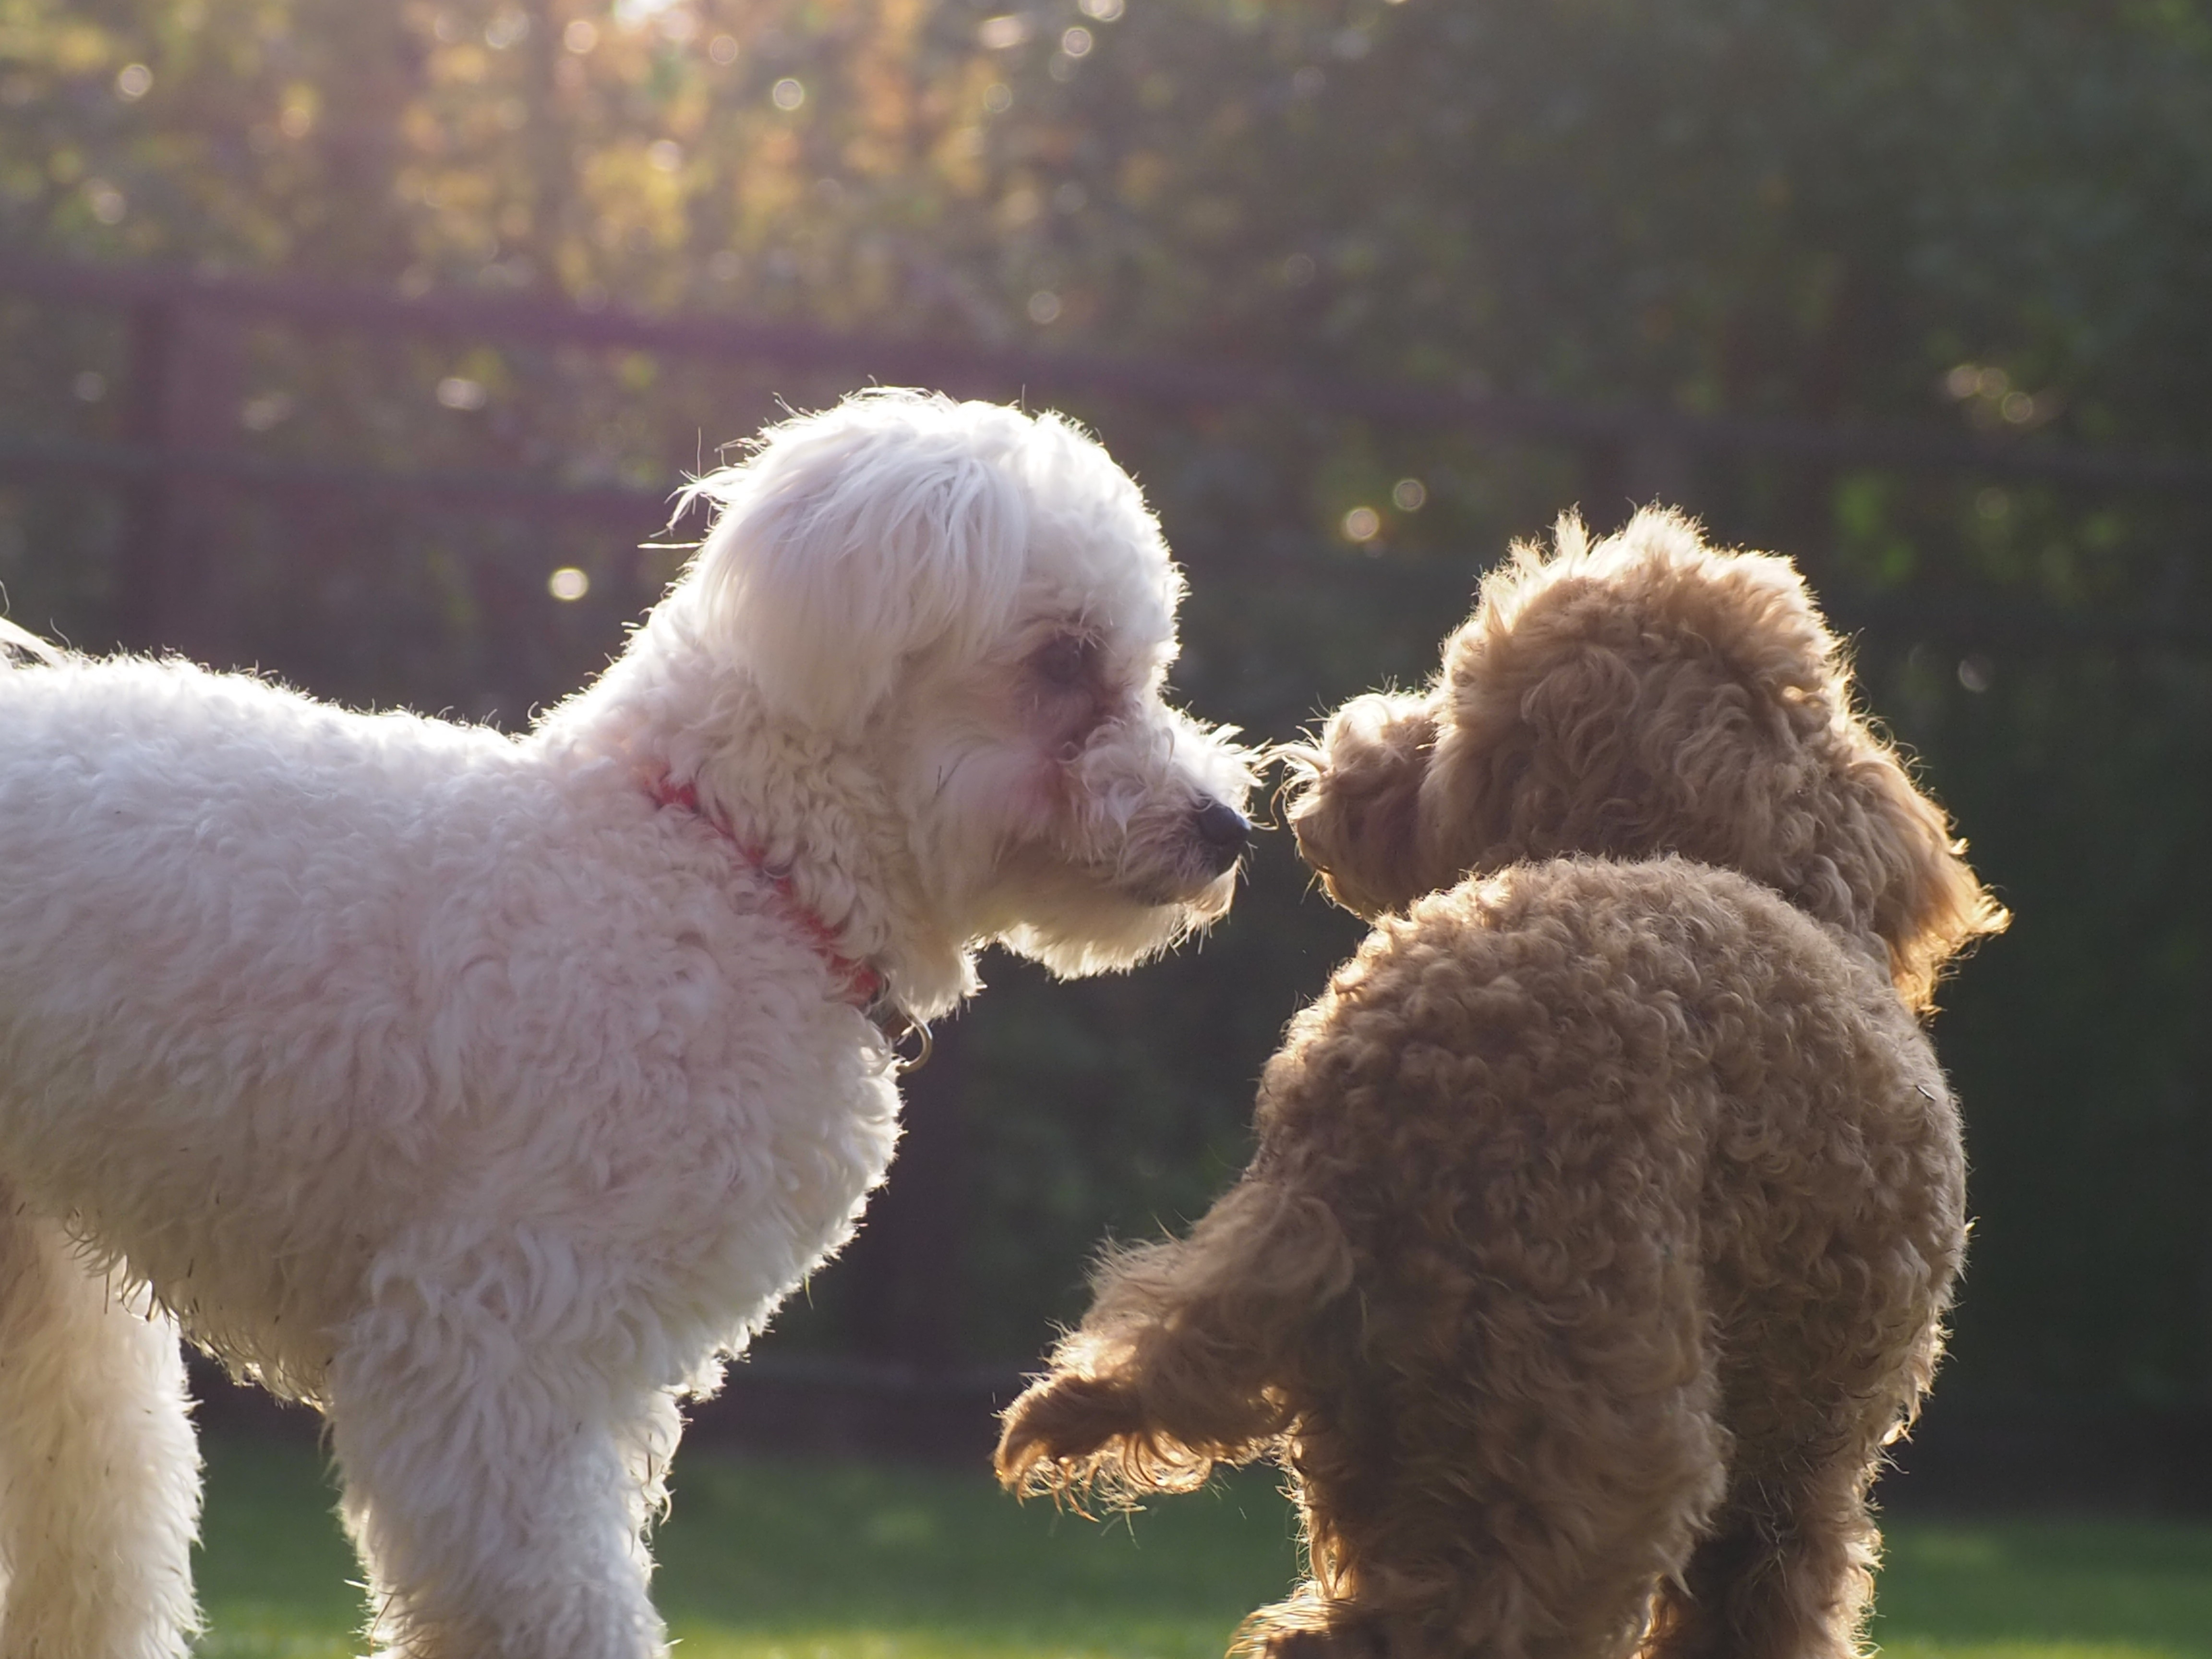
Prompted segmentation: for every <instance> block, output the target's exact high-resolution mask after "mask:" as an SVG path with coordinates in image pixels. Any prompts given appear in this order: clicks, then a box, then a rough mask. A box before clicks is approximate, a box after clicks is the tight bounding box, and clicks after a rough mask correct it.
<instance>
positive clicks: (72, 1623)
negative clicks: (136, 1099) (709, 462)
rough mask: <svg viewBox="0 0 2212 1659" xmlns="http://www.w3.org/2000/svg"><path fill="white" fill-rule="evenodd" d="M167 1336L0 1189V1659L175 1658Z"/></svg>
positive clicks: (195, 1523) (177, 1374) (188, 1614)
mask: <svg viewBox="0 0 2212 1659" xmlns="http://www.w3.org/2000/svg"><path fill="white" fill-rule="evenodd" d="M199 1505H200V1479H199V1454H198V1451H197V1449H196V1447H195V1445H194V1443H193V1440H192V1427H191V1403H190V1401H189V1399H188V1397H187V1395H186V1394H185V1367H184V1356H183V1353H182V1352H181V1351H180V1349H179V1345H178V1338H177V1328H176V1327H175V1325H174V1324H173V1323H172V1322H170V1320H169V1319H168V1318H167V1316H165V1315H162V1314H161V1313H160V1312H159V1311H157V1310H154V1309H152V1308H150V1307H149V1305H148V1302H147V1298H146V1297H145V1294H144V1292H143V1291H139V1292H136V1293H133V1294H130V1295H125V1293H124V1292H122V1291H119V1290H116V1289H112V1288H111V1286H110V1285H109V1284H108V1282H107V1280H106V1277H105V1276H104V1275H103V1274H101V1273H97V1272H88V1270H87V1264H86V1262H85V1261H84V1260H83V1259H82V1255H81V1253H80V1252H79V1250H78V1249H77V1248H76V1246H75V1245H74V1244H73V1243H71V1241H70V1239H69V1237H67V1236H66V1235H65V1234H64V1232H63V1231H62V1229H61V1228H60V1226H59V1225H58V1224H56V1223H54V1222H52V1221H51V1220H48V1219H46V1218H44V1217H41V1216H36V1215H33V1214H30V1213H27V1212H25V1211H23V1210H21V1209H20V1208H19V1207H18V1206H17V1200H16V1198H15V1193H14V1191H13V1189H12V1188H8V1187H7V1186H6V1185H5V1183H4V1182H0V1558H4V1565H5V1569H6V1581H7V1582H6V1589H5V1592H4V1601H0V1659H176V1656H179V1655H181V1654H183V1653H184V1652H185V1649H186V1646H187V1644H188V1642H189V1640H190V1638H191V1633H192V1632H193V1631H195V1630H196V1629H197V1627H198V1624H199V1620H198V1615H197V1610H196V1609H195V1607H194V1605H193V1601H192V1583H191V1546H192V1539H193V1536H194V1534H196V1533H197V1530H198V1527H199Z"/></svg>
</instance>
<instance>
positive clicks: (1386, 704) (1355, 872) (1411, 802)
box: [1280, 693, 1437, 916]
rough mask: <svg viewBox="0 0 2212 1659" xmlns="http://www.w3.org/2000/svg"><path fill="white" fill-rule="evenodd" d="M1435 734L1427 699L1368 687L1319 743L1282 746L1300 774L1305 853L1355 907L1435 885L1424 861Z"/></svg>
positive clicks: (1295, 826) (1378, 904)
mask: <svg viewBox="0 0 2212 1659" xmlns="http://www.w3.org/2000/svg"><path fill="white" fill-rule="evenodd" d="M1436 742H1437V717H1436V710H1435V708H1434V707H1433V705H1432V704H1431V702H1430V700H1429V699H1427V698H1425V697H1413V696H1384V695H1383V694H1381V693H1370V695H1368V696H1364V697H1355V698H1353V699H1352V701H1351V702H1348V703H1346V704H1345V705H1344V707H1343V708H1340V709H1338V710H1337V711H1336V713H1335V714H1332V715H1330V716H1329V720H1328V727H1327V729H1326V730H1325V731H1324V732H1322V740H1321V743H1320V744H1319V745H1318V746H1317V747H1315V748H1310V749H1305V748H1291V749H1285V750H1282V751H1280V752H1281V755H1282V757H1283V758H1284V759H1285V760H1286V761H1287V762H1289V763H1290V764H1291V766H1292V767H1293V768H1294V769H1296V771H1297V773H1298V774H1302V775H1294V776H1293V778H1292V780H1291V783H1290V785H1289V787H1288V790H1287V794H1288V797H1289V822H1290V825H1291V830H1292V832H1293V833H1294V834H1296V836H1297V842H1298V853H1299V855H1300V856H1301V857H1303V858H1304V860H1305V861H1306V862H1307V863H1308V864H1310V865H1311V866H1313V867H1314V868H1315V869H1316V871H1318V872H1320V874H1321V877H1322V881H1323V882H1324V883H1325V884H1327V885H1328V891H1329V896H1331V897H1332V898H1334V899H1335V900H1336V902H1338V903H1340V904H1341V905H1343V906H1344V907H1345V908H1346V909H1347V910H1350V911H1352V912H1353V913H1354V914H1355V915H1362V916H1373V915H1380V914H1382V913H1383V911H1385V910H1395V909H1398V908H1402V907H1403V906H1405V905H1407V904H1409V903H1411V902H1413V900H1414V899H1416V898H1419V896H1421V895H1422V894H1424V893H1425V892H1427V891H1429V890H1430V889H1431V886H1432V885H1433V884H1432V883H1431V881H1430V880H1429V879H1428V877H1427V875H1426V873H1425V872H1424V871H1423V870H1421V869H1420V868H1419V867H1418V860H1419V844H1420V839H1421V837H1420V803H1421V784H1422V781H1424V780H1425V778H1426V777H1427V776H1428V771H1429V762H1430V757H1431V755H1432V754H1433V752H1434V750H1435V749H1436Z"/></svg>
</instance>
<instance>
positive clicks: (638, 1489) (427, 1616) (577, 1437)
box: [328, 1228, 681, 1659]
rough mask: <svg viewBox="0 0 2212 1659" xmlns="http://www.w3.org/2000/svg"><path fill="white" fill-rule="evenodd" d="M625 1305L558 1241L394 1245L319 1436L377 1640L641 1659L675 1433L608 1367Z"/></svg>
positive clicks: (337, 1375) (461, 1656)
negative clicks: (655, 1523) (396, 1249)
mask: <svg viewBox="0 0 2212 1659" xmlns="http://www.w3.org/2000/svg"><path fill="white" fill-rule="evenodd" d="M634 1305H635V1298H634V1297H629V1296H626V1295H624V1294H623V1293H622V1291H620V1290H619V1289H618V1288H617V1287H613V1286H610V1285H607V1284H605V1282H604V1275H603V1274H600V1273H595V1272H594V1270H593V1267H592V1264H591V1263H590V1262H588V1261H585V1260H583V1259H581V1258H580V1256H579V1255H577V1254H576V1253H575V1252H574V1251H571V1250H568V1249H565V1248H564V1246H563V1244H562V1241H561V1240H559V1239H558V1238H556V1237H548V1236H544V1235H542V1234H538V1233H533V1232H532V1231H530V1230H527V1229H520V1228H518V1229H512V1230H509V1231H507V1233H506V1234H505V1235H504V1236H503V1237H501V1238H499V1239H497V1240H496V1241H495V1240H491V1239H488V1238H483V1237H479V1238H478V1239H477V1240H476V1241H475V1242H474V1243H460V1244H459V1245H458V1246H457V1247H455V1248H453V1249H445V1250H441V1249H440V1248H439V1247H438V1246H437V1244H436V1243H435V1241H430V1242H428V1243H424V1244H422V1245H421V1246H419V1247H418V1248H416V1249H411V1250H410V1251H409V1252H408V1253H407V1255H406V1257H405V1258H404V1260H403V1259H401V1258H400V1257H399V1256H398V1254H397V1253H395V1254H394V1255H392V1256H391V1257H388V1258H387V1259H386V1261H382V1262H380V1264H379V1266H378V1267H377V1268H376V1269H375V1270H374V1273H373V1275H372V1305H371V1306H370V1307H369V1308H368V1310H367V1311H365V1312H364V1313H363V1314H362V1315H361V1316H358V1317H357V1318H356V1319H355V1320H354V1321H353V1322H351V1323H350V1324H349V1326H347V1327H346V1328H345V1329H344V1331H343V1333H342V1335H341V1340H340V1342H339V1346H338V1352H337V1359H336V1362H335V1363H334V1364H333V1365H332V1367H331V1376H330V1387H329V1401H328V1409H329V1414H330V1422H331V1447H332V1449H333V1450H334V1452H335V1453H336V1455H337V1463H338V1468H339V1472H340V1474H341V1476H342V1477H343V1485H344V1493H345V1496H344V1503H343V1516H344V1520H345V1523H346V1528H347V1530H348V1531H349V1533H350V1534H351V1535H352V1537H353V1540H354V1543H355V1545H356V1547H357V1548H358V1549H359V1551H360V1552H361V1555H362V1563H363V1565H365V1566H366V1567H367V1568H368V1577H369V1582H370V1594H371V1596H372V1599H373V1607H372V1617H373V1625H372V1631H371V1634H372V1636H373V1638H374V1639H376V1640H377V1641H378V1642H379V1643H380V1646H379V1647H378V1649H377V1651H378V1652H380V1653H385V1654H390V1655H393V1656H400V1655H404V1656H405V1659H652V1656H657V1655H659V1654H662V1653H663V1652H665V1644H664V1641H663V1635H662V1629H661V1625H660V1620H659V1617H658V1616H657V1615H656V1614H655V1613H654V1612H653V1604H652V1601H651V1598H650V1597H649V1596H648V1595H647V1588H646V1586H647V1576H648V1574H649V1573H650V1571H651V1562H650V1560H649V1559H648V1558H647V1554H646V1551H645V1545H644V1532H645V1528H646V1526H647V1522H649V1521H650V1520H651V1518H652V1517H653V1515H654V1514H655V1513H656V1512H657V1511H658V1510H659V1508H660V1506H661V1503H662V1497H663V1490H664V1489H663V1485H662V1481H663V1477H664V1476H665V1472H666V1468H667V1464H668V1460H669V1458H670V1456H671V1455H672V1454H673V1452H674V1450H675V1445H676V1440H677V1437H678V1433H679V1432H680V1427H681V1425H680V1423H679V1420H678V1415H677V1410H676V1405H675V1400H674V1396H673V1394H672V1392H671V1391H670V1390H669V1389H655V1388H653V1387H651V1386H649V1385H648V1384H647V1383H644V1382H642V1381H638V1380H634V1379H632V1378H629V1377H627V1376H623V1375H622V1373H623V1372H624V1371H626V1370H635V1369H636V1368H639V1367H641V1365H642V1364H644V1363H645V1362H644V1361H643V1360H642V1359H641V1358H640V1353H639V1350H640V1348H641V1341H640V1338H641V1334H642V1332H641V1329H640V1328H638V1327H636V1326H624V1325H622V1324H618V1323H617V1321H616V1319H615V1318H614V1316H613V1312H614V1310H620V1309H622V1308H624V1307H629V1306H634Z"/></svg>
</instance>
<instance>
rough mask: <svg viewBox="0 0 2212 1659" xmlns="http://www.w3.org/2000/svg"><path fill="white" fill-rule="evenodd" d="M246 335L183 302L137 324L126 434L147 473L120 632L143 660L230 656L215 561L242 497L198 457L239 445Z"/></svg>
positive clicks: (126, 545) (152, 309) (148, 307)
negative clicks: (178, 654)
mask: <svg viewBox="0 0 2212 1659" xmlns="http://www.w3.org/2000/svg"><path fill="white" fill-rule="evenodd" d="M238 346H239V341H238V331H237V327H236V325H234V324H232V323H230V322H229V321H228V319H222V318H217V317H215V316H211V315H210V314H209V313H207V312H205V311H204V309H198V308H195V307H191V306H189V305H187V304H186V303H185V301H183V300H182V299H181V298H179V297H178V296H176V295H167V296H164V297H161V298H158V299H155V298H149V299H143V300H140V301H137V303H136V304H135V305H133V306H132V307H131V316H130V377H131V378H130V386H129V390H128V392H127V394H126V396H127V399H128V401H127V402H126V403H125V406H124V410H123V435H124V437H125V441H127V442H129V443H130V444H131V445H132V446H133V447H135V448H136V449H137V450H138V451H139V452H140V453H141V455H142V456H143V458H144V460H145V463H146V470H145V471H144V472H143V474H142V475H141V478H140V482H139V483H137V485H136V486H135V487H134V488H133V489H131V492H130V497H129V507H128V509H127V511H126V513H125V530H124V539H123V545H122V547H121V549H120V550H118V554H117V558H116V566H115V590H116V592H115V611H114V616H115V632H116V637H117V641H118V643H120V644H122V645H124V646H125V647H129V648H130V649H131V650H135V651H162V650H175V651H182V652H185V653H187V654H190V655H193V656H197V657H200V658H202V659H220V658H221V657H222V654H223V652H222V646H223V639H222V634H223V632H224V630H223V629H222V628H221V627H220V625H219V623H218V622H217V618H218V617H219V616H220V614H221V607H220V606H219V605H217V604H216V602H215V596H214V595H213V594H212V593H211V592H210V583H211V581H212V580H214V578H215V576H216V571H215V568H214V564H213V560H212V558H211V556H210V555H211V552H212V549H213V545H214V544H215V541H216V536H217V534H218V532H219V529H220V526H221V520H222V515H223V513H224V511H225V509H226V507H228V505H229V504H230V499H231V497H232V496H233V495H234V491H233V489H231V488H230V487H229V486H228V481H227V480H224V479H222V478H220V477H210V476H209V475H208V473H207V472H206V471H204V470H199V471H196V470H195V469H194V467H193V465H192V458H193V457H194V456H195V455H196V454H201V455H204V454H206V453H210V452H213V451H217V450H221V449H222V448H225V447H228V443H229V441H230V438H231V435H232V433H233V430H234V428H235V426H236V425H237V419H238V386H239V369H240V353H239V349H238Z"/></svg>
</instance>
